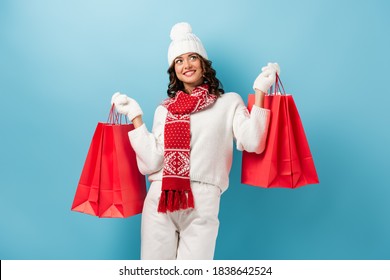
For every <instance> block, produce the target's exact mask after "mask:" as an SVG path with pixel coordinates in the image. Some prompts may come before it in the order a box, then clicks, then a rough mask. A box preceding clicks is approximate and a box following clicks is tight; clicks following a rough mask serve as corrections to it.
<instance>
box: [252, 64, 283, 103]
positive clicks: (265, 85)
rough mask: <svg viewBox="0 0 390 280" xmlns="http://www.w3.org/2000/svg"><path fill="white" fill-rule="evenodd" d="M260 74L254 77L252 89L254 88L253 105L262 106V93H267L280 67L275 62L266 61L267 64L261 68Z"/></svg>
mask: <svg viewBox="0 0 390 280" xmlns="http://www.w3.org/2000/svg"><path fill="white" fill-rule="evenodd" d="M261 71H262V72H261V73H260V75H259V76H258V77H257V78H256V80H255V82H254V83H253V89H254V90H255V93H256V96H255V105H256V106H258V107H260V108H263V107H264V95H265V94H266V93H267V91H268V90H269V88H270V87H271V86H272V85H273V84H274V83H275V81H276V74H278V75H279V73H280V67H279V65H278V64H277V63H268V64H267V66H264V67H263V68H261Z"/></svg>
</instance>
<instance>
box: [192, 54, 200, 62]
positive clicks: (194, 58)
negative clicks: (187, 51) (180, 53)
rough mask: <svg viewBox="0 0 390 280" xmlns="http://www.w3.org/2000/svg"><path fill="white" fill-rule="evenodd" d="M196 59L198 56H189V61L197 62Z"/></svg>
mask: <svg viewBox="0 0 390 280" xmlns="http://www.w3.org/2000/svg"><path fill="white" fill-rule="evenodd" d="M197 59H198V56H197V55H196V54H193V55H191V56H190V60H192V61H194V60H197Z"/></svg>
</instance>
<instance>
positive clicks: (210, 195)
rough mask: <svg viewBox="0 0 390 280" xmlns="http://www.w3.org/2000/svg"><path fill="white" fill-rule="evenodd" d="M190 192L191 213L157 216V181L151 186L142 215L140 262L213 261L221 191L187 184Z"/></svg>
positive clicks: (215, 187) (177, 212)
mask: <svg viewBox="0 0 390 280" xmlns="http://www.w3.org/2000/svg"><path fill="white" fill-rule="evenodd" d="M191 188H192V193H193V195H194V204H195V208H194V209H192V210H180V211H175V212H167V213H166V214H165V213H158V212H157V205H158V202H159V199H160V195H161V181H155V182H152V184H151V185H150V189H149V191H148V194H147V196H146V199H145V202H144V208H143V211H142V224H141V259H143V260H151V259H152V260H175V259H182V260H211V259H213V257H214V250H215V242H216V239H217V235H218V227H219V220H218V212H219V202H220V196H221V191H220V189H219V188H218V187H217V186H213V185H209V184H205V183H200V182H191Z"/></svg>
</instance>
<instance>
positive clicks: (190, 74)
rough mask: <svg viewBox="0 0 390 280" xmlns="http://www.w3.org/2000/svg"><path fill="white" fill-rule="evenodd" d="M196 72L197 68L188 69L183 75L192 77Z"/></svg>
mask: <svg viewBox="0 0 390 280" xmlns="http://www.w3.org/2000/svg"><path fill="white" fill-rule="evenodd" d="M195 72H196V71H195V70H188V71H185V72H184V73H183V75H184V76H186V77H191V76H192V75H194V74H195Z"/></svg>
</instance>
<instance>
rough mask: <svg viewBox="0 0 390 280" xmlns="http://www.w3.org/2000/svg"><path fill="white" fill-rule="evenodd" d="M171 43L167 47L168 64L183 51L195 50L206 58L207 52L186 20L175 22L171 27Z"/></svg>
mask: <svg viewBox="0 0 390 280" xmlns="http://www.w3.org/2000/svg"><path fill="white" fill-rule="evenodd" d="M171 40H172V42H171V44H170V45H169V48H168V64H169V66H170V65H171V64H172V62H173V60H174V59H175V58H176V57H178V56H179V55H181V54H183V53H188V52H195V53H197V54H200V55H201V56H202V57H204V58H206V59H207V53H206V50H205V49H204V47H203V45H202V42H201V41H200V39H199V38H198V37H197V36H196V35H195V34H194V33H192V28H191V25H189V24H188V23H187V22H180V23H176V24H175V25H174V26H173V27H172V29H171Z"/></svg>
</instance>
